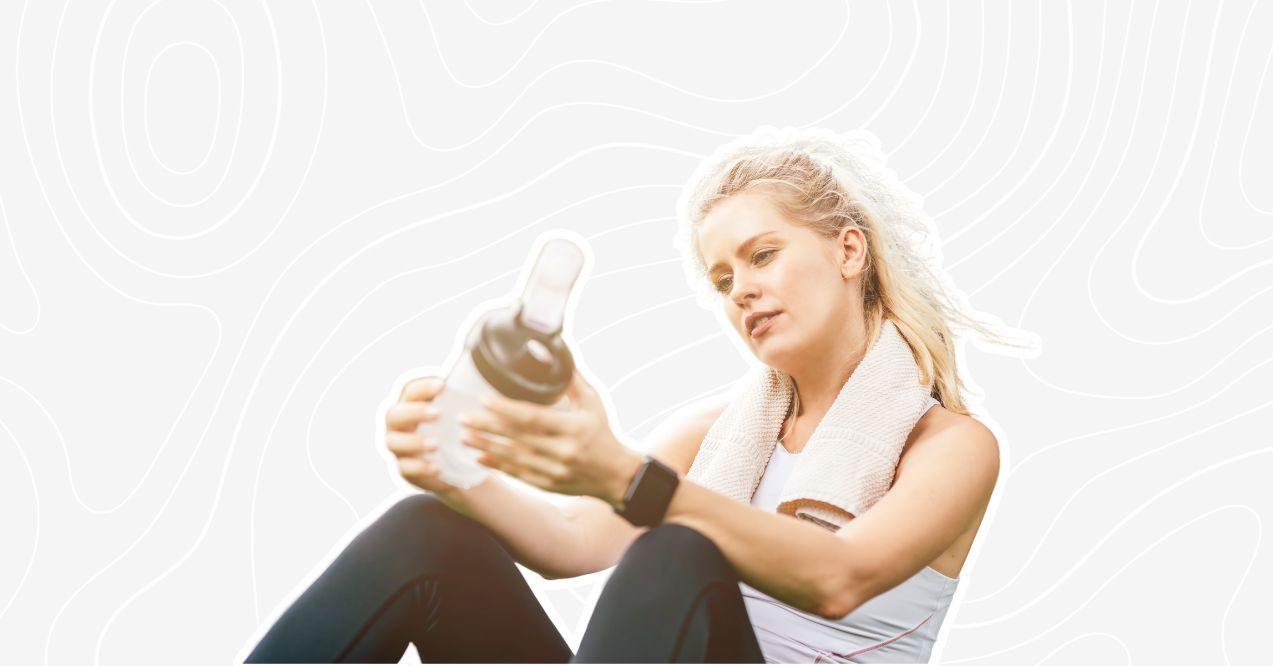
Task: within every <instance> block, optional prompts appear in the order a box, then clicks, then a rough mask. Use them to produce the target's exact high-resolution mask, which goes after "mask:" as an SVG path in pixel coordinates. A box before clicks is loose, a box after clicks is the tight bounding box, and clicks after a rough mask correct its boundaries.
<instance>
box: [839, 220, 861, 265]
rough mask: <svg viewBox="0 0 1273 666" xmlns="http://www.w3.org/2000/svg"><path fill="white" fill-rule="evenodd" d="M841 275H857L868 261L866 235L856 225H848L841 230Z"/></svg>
mask: <svg viewBox="0 0 1273 666" xmlns="http://www.w3.org/2000/svg"><path fill="white" fill-rule="evenodd" d="M839 249H840V275H842V276H844V277H845V278H850V279H851V278H854V277H857V275H858V273H861V272H862V266H863V265H864V264H865V263H866V236H865V235H863V233H862V230H861V229H859V228H858V227H857V226H856V225H852V224H850V225H847V226H845V227H844V228H843V229H841V230H840V248H839Z"/></svg>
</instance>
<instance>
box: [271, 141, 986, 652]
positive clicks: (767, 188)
mask: <svg viewBox="0 0 1273 666" xmlns="http://www.w3.org/2000/svg"><path fill="white" fill-rule="evenodd" d="M680 212H681V224H682V227H681V231H682V233H681V235H680V236H679V237H678V238H679V240H678V244H679V245H680V246H681V248H682V249H683V250H684V251H685V256H686V259H687V266H688V268H689V275H690V276H691V279H692V280H694V283H695V285H696V286H701V287H702V288H703V290H704V291H703V293H704V294H711V295H710V297H709V298H711V299H713V300H714V304H713V307H715V308H719V312H720V313H721V314H722V315H723V318H724V320H725V321H726V322H727V323H728V325H729V327H730V328H731V329H732V330H733V332H734V333H735V334H736V335H737V336H738V337H739V339H740V340H741V341H742V343H743V345H745V347H746V348H747V349H748V350H749V351H750V353H751V354H752V355H754V357H755V359H756V360H757V361H758V362H759V363H758V364H757V365H756V366H755V370H756V372H755V373H753V375H752V380H751V381H749V382H744V383H741V384H740V386H743V388H741V389H739V390H736V391H734V392H733V393H731V394H729V395H726V396H721V397H720V398H718V399H712V400H707V401H703V402H699V403H696V404H695V405H693V406H691V407H688V408H685V409H683V410H681V411H680V412H679V413H678V414H676V415H675V416H673V417H672V418H671V419H669V420H668V421H667V422H665V423H664V424H662V425H661V426H660V427H658V428H657V429H656V430H655V431H654V433H653V434H651V435H650V437H649V438H648V441H646V442H643V444H644V446H643V447H642V448H644V449H645V450H646V451H647V452H648V454H646V455H643V454H641V453H639V452H638V451H636V450H634V449H632V448H629V447H628V446H625V445H624V444H623V443H622V442H621V441H620V438H619V437H618V436H617V435H616V434H615V433H614V432H613V430H612V429H611V427H610V425H609V419H608V417H607V409H606V406H605V404H604V402H603V400H602V399H601V397H600V396H599V395H598V394H597V392H596V391H595V390H593V388H592V387H591V386H590V385H588V383H587V382H586V381H584V379H583V378H582V377H580V376H578V375H576V377H575V379H574V382H573V383H572V385H571V388H570V391H569V395H570V396H571V399H572V402H573V405H574V407H575V409H574V411H571V412H567V413H561V412H557V411H553V410H550V409H548V408H545V407H541V406H539V405H534V404H531V403H526V402H520V401H514V400H509V399H495V400H493V401H491V402H489V403H488V404H487V406H486V407H487V408H486V409H485V410H483V411H481V412H478V413H473V414H469V415H467V418H466V420H467V426H468V429H467V430H466V431H465V435H464V441H465V443H466V444H467V445H469V446H472V447H474V448H477V449H480V450H481V451H482V452H483V462H484V464H486V465H488V466H490V467H492V468H495V469H498V470H501V471H503V472H505V473H507V474H508V475H510V476H513V477H516V478H518V479H520V480H522V481H524V482H526V483H528V484H531V485H533V486H536V487H539V488H542V489H544V490H548V491H551V492H554V493H560V494H562V495H566V496H568V497H567V498H566V499H564V500H563V501H560V502H550V501H549V500H548V499H547V498H546V497H544V496H540V495H536V494H533V493H529V492H526V491H525V490H524V489H522V488H519V487H518V486H516V485H514V484H511V483H509V482H507V481H506V480H505V479H503V478H501V477H500V475H493V476H491V477H489V478H488V479H487V480H486V481H484V482H482V483H481V484H479V485H477V486H474V487H472V488H469V489H459V488H455V487H451V486H448V485H446V484H444V483H443V482H441V481H440V480H439V479H438V478H437V476H436V475H437V471H438V469H437V467H436V465H435V464H434V463H431V462H428V461H427V458H428V454H429V452H431V451H433V450H435V449H436V446H437V443H436V442H430V441H422V440H421V439H420V438H419V437H418V436H417V435H415V431H416V426H417V425H418V424H419V423H420V422H421V421H426V420H429V419H432V418H436V415H435V414H434V413H433V412H431V411H430V407H429V402H430V401H431V400H432V399H433V398H434V397H436V396H437V395H438V394H439V392H440V391H443V390H445V387H444V386H443V385H442V382H441V380H439V379H438V378H421V379H418V380H415V381H413V382H411V383H409V384H408V385H407V386H406V387H405V389H404V390H403V392H402V395H401V397H400V399H399V402H398V403H397V404H396V405H395V406H394V407H393V408H392V409H391V410H390V411H389V413H388V415H387V426H388V436H387V445H388V447H389V448H390V449H391V450H392V451H393V453H394V454H395V455H396V456H398V462H399V469H400V471H401V473H402V475H403V476H404V477H405V478H406V479H408V480H409V481H411V482H412V483H414V484H416V485H417V486H419V487H420V488H422V489H424V490H426V491H428V492H427V493H426V494H422V495H419V496H415V497H412V498H409V499H407V500H404V501H402V502H401V503H399V504H398V505H396V506H394V507H393V508H391V509H390V511H388V512H386V513H385V514H384V515H383V516H382V517H381V518H380V519H378V520H377V521H376V523H374V524H373V525H372V526H371V527H370V528H368V529H367V530H365V531H364V532H363V533H362V534H360V535H359V536H358V537H357V538H356V539H355V540H354V541H353V542H351V544H350V545H349V546H348V547H347V548H346V549H345V550H344V551H343V552H342V554H341V555H340V556H339V557H338V558H337V559H336V560H335V561H334V562H333V563H332V564H331V566H330V567H329V568H328V569H327V570H326V571H325V572H324V573H323V574H322V576H321V577H320V578H319V579H318V580H317V581H315V583H314V584H313V585H312V586H311V587H310V588H309V589H308V590H307V591H306V592H305V594H303V595H302V596H301V597H299V598H298V599H297V600H296V602H295V603H293V604H292V606H291V607H290V608H289V609H288V610H287V612H286V613H284V614H283V615H282V616H281V617H280V618H279V620H278V621H277V622H276V623H275V625H274V626H273V627H272V628H271V629H270V631H269V632H268V633H267V634H266V635H265V637H264V638H263V639H262V640H261V642H260V643H259V644H258V646H257V648H256V650H255V651H254V652H253V653H252V655H251V656H250V657H249V659H248V661H345V660H349V661H396V660H397V659H398V658H399V657H400V656H401V654H402V653H403V651H404V650H405V649H406V645H407V642H408V641H410V642H414V643H415V645H416V647H417V650H418V651H419V653H420V655H421V658H422V659H423V660H424V661H425V662H433V661H448V662H458V661H486V662H511V661H535V662H565V661H575V662H636V663H666V662H708V661H726V662H763V661H769V662H779V663H799V662H804V663H811V662H820V661H821V662H827V661H830V662H872V661H886V662H891V663H897V662H925V661H927V659H928V656H929V654H930V652H931V650H932V646H933V642H934V641H935V640H936V636H937V630H938V628H939V627H940V625H941V623H942V619H943V618H944V617H945V614H946V610H947V608H948V607H949V604H950V602H951V599H952V597H953V594H954V590H955V588H956V586H957V584H958V581H959V578H960V575H961V573H962V572H963V570H964V565H965V560H966V558H967V557H968V553H969V549H970V547H971V545H972V543H973V542H974V540H975V538H976V536H977V534H978V531H979V529H980V526H981V522H982V518H983V516H984V515H985V512H986V508H987V506H988V503H989V501H990V497H991V494H992V492H993V490H994V487H995V482H996V479H997V476H998V471H999V451H998V444H997V442H996V439H995V437H994V436H993V434H992V433H991V431H990V430H989V429H988V428H987V427H986V426H985V425H983V424H982V423H980V422H978V421H977V420H976V419H974V418H972V417H971V416H970V415H969V410H968V408H967V406H966V405H965V402H964V397H963V395H962V384H961V381H960V378H959V376H958V373H957V364H956V358H955V340H954V334H953V328H954V327H961V328H963V329H965V330H971V331H976V332H979V333H981V334H982V335H983V336H984V337H986V338H988V339H992V340H997V341H1000V342H1002V341H1004V339H1003V338H1001V337H998V336H997V335H996V334H995V333H994V332H993V331H992V330H990V329H989V328H988V327H986V326H985V325H983V324H981V323H979V322H977V321H975V320H973V319H971V318H970V317H969V316H968V315H967V314H965V311H964V309H963V308H961V307H960V306H959V305H958V304H957V302H956V300H955V298H954V297H953V296H952V293H953V292H952V291H951V290H949V289H948V287H946V283H945V282H944V281H943V280H942V279H940V277H939V275H938V274H937V272H936V271H935V270H934V269H933V268H932V267H931V266H930V263H931V261H932V260H931V259H929V258H928V257H926V256H925V254H924V242H925V239H926V238H930V237H931V233H930V230H929V226H928V222H927V220H926V218H924V216H923V214H922V213H921V212H920V210H919V205H918V202H917V201H916V200H915V199H914V198H913V197H912V196H910V195H909V193H908V192H907V191H906V190H905V188H903V187H902V186H901V185H900V184H898V183H897V182H896V180H895V179H894V178H893V177H892V176H891V172H888V171H887V170H886V169H884V167H883V164H882V160H881V158H880V157H879V151H878V148H877V147H876V146H875V145H874V143H873V141H872V140H871V139H870V138H869V137H866V136H864V135H835V134H830V133H822V132H799V131H778V130H774V129H772V128H765V129H764V130H762V131H760V132H758V133H757V134H755V135H753V136H750V137H746V138H744V139H742V140H739V141H737V142H734V143H733V144H731V145H728V146H725V147H723V148H722V149H721V150H720V151H718V152H717V153H716V154H715V155H713V156H712V157H711V158H710V159H709V160H707V161H706V162H705V163H704V165H703V166H702V167H701V168H700V169H699V171H698V172H697V173H696V174H695V176H694V178H693V179H692V180H691V182H690V184H689V187H687V189H686V191H685V195H684V196H683V197H682V201H681V211H680ZM899 349H900V350H903V351H902V353H901V354H900V355H899V354H898V353H897V351H898V350H899ZM877 350H878V351H877ZM890 354H892V355H890ZM806 447H807V448H808V450H807V451H806V450H805V449H806ZM422 454H423V455H422ZM802 456H804V458H802ZM801 463H804V464H801ZM515 561H516V562H519V563H521V564H522V565H523V566H526V567H527V568H530V569H532V570H534V571H537V572H539V573H540V574H541V575H543V576H545V577H547V578H564V577H573V576H579V575H583V574H587V573H591V572H596V571H600V570H603V569H606V568H608V567H612V566H616V565H617V567H616V568H615V570H614V571H613V573H612V574H611V576H610V578H609V579H608V581H607V583H606V585H605V587H604V589H603V591H602V593H601V596H600V599H599V600H598V603H597V606H596V608H595V610H594V612H593V615H592V617H591V618H590V622H589V625H588V628H587V631H586V632H585V634H584V636H583V639H582V642H581V644H580V646H579V651H578V653H577V654H572V653H571V651H570V649H569V648H568V646H566V644H565V642H564V641H563V640H562V639H561V637H560V635H558V633H557V632H556V630H555V628H554V627H553V625H552V623H551V622H550V621H549V620H548V618H547V616H546V614H545V613H544V611H543V609H542V608H540V607H539V605H538V603H537V602H536V600H535V598H534V595H533V594H532V593H531V591H530V589H529V588H528V587H527V585H526V582H525V580H524V579H523V578H522V577H521V576H520V574H519V573H518V572H517V569H516V567H515V566H514V562H515Z"/></svg>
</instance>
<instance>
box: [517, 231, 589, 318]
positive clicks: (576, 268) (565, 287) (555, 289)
mask: <svg viewBox="0 0 1273 666" xmlns="http://www.w3.org/2000/svg"><path fill="white" fill-rule="evenodd" d="M583 262H584V255H583V250H582V249H580V247H579V246H578V245H575V244H574V243H572V242H570V241H568V240H565V239H562V238H554V239H552V240H550V241H548V242H546V243H544V247H543V249H542V250H541V251H540V253H539V258H538V259H536V260H535V266H534V268H532V269H531V273H530V278H529V279H528V280H527V281H526V290H525V291H524V292H523V293H522V298H521V311H520V312H519V313H518V316H517V318H518V320H519V321H520V323H521V324H522V325H523V326H526V327H528V328H531V329H533V330H535V331H538V332H539V333H543V334H545V335H556V334H557V333H559V332H560V331H561V325H562V319H563V318H564V317H565V314H566V301H567V300H568V299H569V298H570V290H571V288H572V287H574V284H575V280H576V279H578V278H579V272H580V271H581V270H583Z"/></svg>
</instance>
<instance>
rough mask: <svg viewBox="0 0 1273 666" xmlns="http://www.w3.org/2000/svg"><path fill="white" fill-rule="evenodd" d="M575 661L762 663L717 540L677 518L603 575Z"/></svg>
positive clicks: (734, 577)
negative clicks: (609, 573) (595, 605)
mask: <svg viewBox="0 0 1273 666" xmlns="http://www.w3.org/2000/svg"><path fill="white" fill-rule="evenodd" d="M573 661H574V662H575V663H602V662H627V663H656V664H657V663H664V664H665V663H716V662H729V663H764V657H763V656H762V655H761V652H760V646H759V645H758V644H757V642H756V635H755V633H754V632H753V631H752V628H751V619H750V618H748V617H747V609H746V607H745V606H744V605H743V598H742V594H741V593H740V592H739V591H738V574H737V573H736V572H735V571H734V568H733V567H732V566H731V565H730V564H729V561H728V560H727V559H725V555H724V554H723V553H721V552H720V549H719V548H717V547H716V544H714V543H712V541H711V539H708V538H707V537H706V536H704V535H703V534H702V533H700V532H698V531H697V530H695V529H693V528H690V527H687V526H685V525H681V524H678V523H668V524H664V525H659V526H657V527H654V528H651V529H650V530H648V531H647V532H646V533H645V534H642V535H641V536H640V537H638V538H637V540H636V541H634V542H633V543H632V545H631V546H630V547H628V550H627V551H626V552H625V553H624V554H623V559H621V560H620V561H619V565H618V566H617V567H615V570H614V573H612V574H611V575H610V579H609V580H608V581H606V586H605V588H604V589H603V590H602V592H601V597H600V598H599V599H598V600H597V607H596V609H595V610H594V611H593V613H592V618H591V619H590V620H589V622H588V629H587V630H586V631H585V632H584V636H583V640H582V641H581V642H580V644H579V652H578V653H577V654H576V655H575V658H574V660H573Z"/></svg>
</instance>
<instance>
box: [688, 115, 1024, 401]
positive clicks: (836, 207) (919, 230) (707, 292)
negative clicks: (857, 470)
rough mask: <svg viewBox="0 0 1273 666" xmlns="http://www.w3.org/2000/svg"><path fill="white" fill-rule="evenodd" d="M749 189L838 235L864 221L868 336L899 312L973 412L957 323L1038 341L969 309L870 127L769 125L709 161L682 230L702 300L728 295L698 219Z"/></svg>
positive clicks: (696, 181) (919, 347) (933, 388)
mask: <svg viewBox="0 0 1273 666" xmlns="http://www.w3.org/2000/svg"><path fill="white" fill-rule="evenodd" d="M743 192H759V193H763V194H765V195H767V196H768V197H769V199H770V201H772V202H773V203H774V204H775V205H776V206H777V207H778V208H779V210H781V211H783V213H784V214H785V215H787V217H788V219H790V220H791V221H792V222H795V223H797V224H801V225H803V226H805V227H807V228H809V229H811V230H812V231H814V232H815V233H817V234H819V235H821V236H823V237H825V238H828V239H832V240H834V239H836V238H838V236H839V234H840V231H841V230H842V229H843V228H844V227H845V226H847V225H850V224H851V225H855V226H856V227H858V228H859V229H861V230H862V233H863V235H864V236H865V237H866V242H867V252H866V261H865V264H864V267H863V271H862V273H860V278H861V280H862V283H861V287H862V291H861V293H862V299H863V312H864V313H865V319H866V339H867V340H868V341H874V340H875V339H876V338H877V337H878V335H879V331H880V327H881V326H883V323H884V319H885V318H888V319H891V320H893V322H894V324H895V325H896V326H897V329H898V332H899V333H901V334H902V337H903V338H905V339H906V342H907V344H908V345H909V346H910V348H911V351H912V352H913V353H914V355H915V362H916V364H917V365H918V366H919V370H920V381H921V383H923V384H924V385H926V386H927V387H928V388H929V391H930V395H932V396H933V397H934V398H936V399H937V400H938V401H940V402H941V404H942V406H944V407H945V408H946V409H949V410H951V411H954V412H957V413H960V414H968V413H969V410H968V408H967V405H966V403H965V400H964V389H965V387H964V384H963V382H962V380H961V379H960V377H959V373H958V368H957V363H956V351H955V340H954V336H953V334H952V327H958V328H962V329H965V330H969V331H973V332H976V333H977V334H979V335H980V337H982V338H983V339H984V340H987V341H989V342H991V343H995V344H1002V345H1007V346H1016V347H1024V346H1029V345H1021V344H1017V343H1016V342H1015V341H1014V340H1013V339H1012V338H1010V337H1006V336H1003V335H1001V334H1000V333H999V332H997V331H996V330H995V328H996V327H995V326H993V325H990V324H987V323H985V322H983V321H981V320H978V319H976V318H974V317H972V316H971V315H970V314H969V313H970V312H971V309H970V308H969V307H967V304H966V299H964V298H963V297H962V294H958V295H957V292H956V291H955V290H954V289H953V288H952V286H951V285H950V284H949V279H948V278H947V277H946V275H945V272H944V271H941V270H939V269H937V268H934V267H935V266H939V265H940V251H939V250H938V249H937V246H936V243H935V239H936V236H937V234H936V228H935V225H934V224H933V223H932V220H931V219H929V218H928V217H927V216H926V215H925V214H924V213H923V211H922V201H921V199H920V198H919V197H918V196H917V195H915V193H913V192H911V191H910V190H909V189H907V188H906V187H905V186H904V185H902V184H901V183H900V182H899V181H898V180H897V176H896V174H895V173H894V172H893V171H892V170H890V169H887V168H885V166H884V156H883V154H882V153H881V151H880V149H879V140H878V139H876V138H875V137H874V135H871V134H869V133H866V132H851V133H846V134H834V133H830V132H827V131H821V130H795V129H791V128H788V129H785V130H777V129H776V128H773V127H769V126H766V127H763V128H761V129H760V130H758V131H757V132H756V133H753V134H752V135H750V136H746V137H743V138H741V139H739V140H737V141H733V142H731V143H729V144H726V145H725V146H722V147H721V148H720V149H719V150H717V151H716V153H714V154H713V155H712V156H710V157H709V158H708V159H707V160H705V161H704V162H703V164H702V165H701V166H700V167H699V169H698V171H697V172H696V173H695V176H694V177H693V178H691V180H690V183H689V185H688V186H687V188H686V190H685V191H684V192H683V194H682V196H681V200H680V204H679V208H680V210H679V212H678V213H679V214H678V222H679V227H680V230H679V232H678V234H677V245H678V246H679V247H680V248H681V250H682V253H683V255H684V256H686V258H687V262H686V274H687V277H688V278H689V280H690V283H691V286H692V287H693V288H694V289H695V290H696V291H697V292H698V295H699V302H700V304H703V305H707V304H708V303H709V302H710V303H712V305H711V306H709V307H713V308H714V307H719V298H720V295H719V293H717V292H715V291H714V290H713V289H712V287H711V284H710V280H709V278H708V276H707V267H706V262H705V260H704V259H703V256H702V253H701V251H700V249H699V247H698V236H697V233H698V227H699V225H700V224H701V223H702V221H703V219H704V218H705V217H706V216H707V214H708V213H709V212H710V211H711V210H712V208H713V207H714V206H716V205H717V204H719V203H720V202H721V201H723V200H725V199H727V198H729V197H731V196H734V195H736V194H740V193H743ZM708 297H710V298H708ZM868 344H869V343H868ZM797 409H798V408H797Z"/></svg>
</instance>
